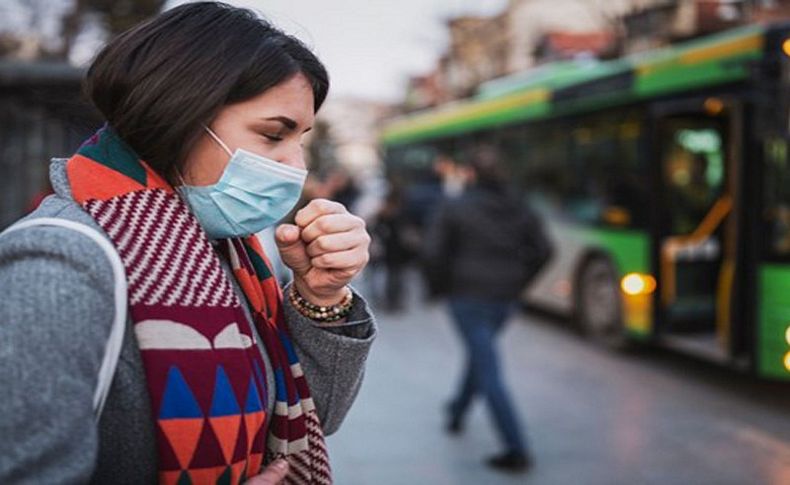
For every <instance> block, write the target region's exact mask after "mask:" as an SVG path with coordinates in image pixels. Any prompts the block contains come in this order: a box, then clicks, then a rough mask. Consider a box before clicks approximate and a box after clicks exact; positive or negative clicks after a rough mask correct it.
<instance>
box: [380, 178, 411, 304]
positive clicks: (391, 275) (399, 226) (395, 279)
mask: <svg viewBox="0 0 790 485" xmlns="http://www.w3.org/2000/svg"><path fill="white" fill-rule="evenodd" d="M408 231H409V227H408V221H407V219H406V214H405V213H404V208H403V190H402V188H401V186H400V184H398V183H396V182H393V183H391V184H390V188H389V191H388V192H387V196H386V197H385V198H384V201H383V203H382V206H381V208H380V209H379V212H378V214H377V215H376V218H375V222H374V224H373V230H372V233H373V238H374V240H375V244H376V246H377V247H378V248H380V254H378V255H377V262H376V263H377V265H378V266H383V269H384V273H385V274H384V278H385V284H384V295H383V302H382V303H383V308H384V309H385V310H387V311H390V312H396V311H399V310H401V309H403V299H404V284H403V283H404V282H403V279H404V271H405V269H406V268H405V266H406V265H407V264H409V262H410V261H411V260H412V259H413V257H414V251H413V249H412V248H411V247H410V246H409V243H408V241H407V240H406V237H407V234H408Z"/></svg>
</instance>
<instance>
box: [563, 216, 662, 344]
mask: <svg viewBox="0 0 790 485" xmlns="http://www.w3.org/2000/svg"><path fill="white" fill-rule="evenodd" d="M574 232H575V237H576V238H578V239H580V240H582V241H584V243H585V245H586V246H587V247H589V248H593V249H595V250H597V251H600V252H603V253H604V254H607V255H608V256H609V257H611V259H612V262H613V263H614V265H615V268H616V269H617V271H618V274H619V276H620V278H621V279H622V278H623V277H624V276H625V275H627V274H628V273H641V274H649V273H650V267H651V266H650V236H649V234H648V233H647V232H646V231H631V230H611V229H603V228H578V229H575V230H574ZM620 295H621V298H622V305H623V306H622V310H623V315H622V316H623V323H624V325H625V328H626V331H627V332H628V334H629V335H630V336H631V337H633V338H635V339H639V340H646V339H648V338H649V337H650V336H651V335H652V330H653V295H652V294H641V295H626V294H625V293H624V292H623V291H622V290H621V291H620Z"/></svg>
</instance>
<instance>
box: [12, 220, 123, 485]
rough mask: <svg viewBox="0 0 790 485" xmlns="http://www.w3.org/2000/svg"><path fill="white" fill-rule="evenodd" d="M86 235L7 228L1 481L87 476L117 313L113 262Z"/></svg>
mask: <svg viewBox="0 0 790 485" xmlns="http://www.w3.org/2000/svg"><path fill="white" fill-rule="evenodd" d="M103 258H104V256H103V255H102V253H101V251H99V249H98V248H97V247H96V244H95V243H94V242H93V241H91V240H90V239H88V238H86V237H85V236H83V235H81V234H79V233H77V232H74V231H70V230H68V229H63V228H57V227H33V228H27V229H23V230H20V231H17V232H13V233H9V234H6V235H4V236H3V237H2V238H0V292H1V293H2V297H1V298H0V389H2V392H3V398H2V400H1V401H0V403H1V404H0V408H1V409H0V436H2V437H3V439H1V440H0V483H86V482H88V481H89V480H90V477H91V475H92V473H93V470H94V467H95V462H96V458H97V451H98V432H97V426H96V423H95V419H94V415H93V394H94V389H95V387H96V384H97V377H98V371H99V367H100V365H101V361H102V358H103V356H104V351H105V343H106V341H107V338H108V336H109V333H110V329H111V325H112V318H113V312H114V307H113V298H112V288H113V277H112V270H111V267H110V265H109V263H107V262H106V260H104V259H103Z"/></svg>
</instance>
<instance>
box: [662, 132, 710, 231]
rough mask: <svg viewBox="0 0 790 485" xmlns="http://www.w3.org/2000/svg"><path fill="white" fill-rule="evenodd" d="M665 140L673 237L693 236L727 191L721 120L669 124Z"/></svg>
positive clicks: (666, 176)
mask: <svg viewBox="0 0 790 485" xmlns="http://www.w3.org/2000/svg"><path fill="white" fill-rule="evenodd" d="M666 123H667V124H666V131H665V132H664V138H663V140H662V148H663V151H664V157H663V159H664V163H663V171H664V175H663V177H664V183H665V186H666V188H667V194H666V200H667V204H668V207H669V209H670V210H669V213H668V214H667V215H668V216H670V217H669V219H670V220H669V221H668V223H669V224H668V226H669V227H668V229H669V231H670V234H674V235H679V234H690V233H692V232H693V231H694V230H695V229H696V228H697V227H698V226H699V224H700V222H701V221H702V219H703V218H704V217H705V216H706V215H707V213H708V212H709V211H710V209H711V207H712V206H713V204H714V203H715V202H716V201H717V200H718V199H719V197H720V196H721V195H722V193H723V192H724V188H725V177H724V173H725V170H724V168H725V160H726V158H725V149H726V146H725V143H724V134H723V130H722V127H721V124H720V123H719V121H718V120H714V119H706V118H696V119H695V118H676V119H670V120H667V121H666Z"/></svg>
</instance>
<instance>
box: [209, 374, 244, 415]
mask: <svg viewBox="0 0 790 485" xmlns="http://www.w3.org/2000/svg"><path fill="white" fill-rule="evenodd" d="M240 413H241V409H240V408H239V403H238V402H237V401H236V396H235V394H234V392H233V388H232V387H231V385H230V381H229V380H228V375H227V374H226V373H225V369H224V368H223V367H222V366H219V367H217V381H216V383H215V384H214V398H213V400H212V403H211V416H212V417H215V416H233V415H235V414H240Z"/></svg>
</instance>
